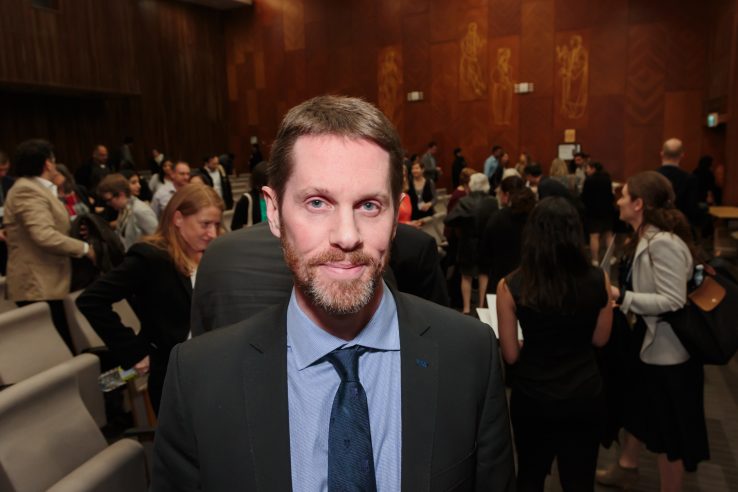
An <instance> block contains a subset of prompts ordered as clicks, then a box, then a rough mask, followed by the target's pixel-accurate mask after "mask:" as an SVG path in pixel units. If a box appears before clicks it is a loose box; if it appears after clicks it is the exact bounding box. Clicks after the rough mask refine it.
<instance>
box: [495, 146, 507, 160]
mask: <svg viewBox="0 0 738 492" xmlns="http://www.w3.org/2000/svg"><path fill="white" fill-rule="evenodd" d="M504 153H505V151H504V150H502V149H497V150H495V152H494V156H495V157H496V158H497V160H499V159H500V157H502V154H504Z"/></svg>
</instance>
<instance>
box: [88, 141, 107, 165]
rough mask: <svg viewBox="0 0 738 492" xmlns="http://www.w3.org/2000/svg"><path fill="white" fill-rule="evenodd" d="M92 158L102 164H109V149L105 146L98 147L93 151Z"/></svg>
mask: <svg viewBox="0 0 738 492" xmlns="http://www.w3.org/2000/svg"><path fill="white" fill-rule="evenodd" d="M92 158H93V159H94V160H95V162H97V163H98V164H100V165H101V166H103V165H105V164H106V163H107V162H108V149H107V148H106V147H105V146H104V145H98V146H96V147H95V149H94V150H93V151H92Z"/></svg>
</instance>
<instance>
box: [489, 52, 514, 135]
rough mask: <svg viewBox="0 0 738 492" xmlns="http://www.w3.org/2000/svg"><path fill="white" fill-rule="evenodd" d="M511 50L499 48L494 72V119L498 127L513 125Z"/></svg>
mask: <svg viewBox="0 0 738 492" xmlns="http://www.w3.org/2000/svg"><path fill="white" fill-rule="evenodd" d="M511 55H512V52H511V50H510V48H497V63H496V64H495V68H494V70H492V119H493V121H494V123H495V124H496V125H509V124H511V123H512V97H513V81H512V67H511V66H510V56H511Z"/></svg>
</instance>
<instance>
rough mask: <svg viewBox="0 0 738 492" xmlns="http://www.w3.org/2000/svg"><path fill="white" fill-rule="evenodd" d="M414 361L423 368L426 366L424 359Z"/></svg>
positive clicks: (426, 362)
mask: <svg viewBox="0 0 738 492" xmlns="http://www.w3.org/2000/svg"><path fill="white" fill-rule="evenodd" d="M415 363H416V364H417V365H419V366H420V367H422V368H423V369H427V368H428V361H427V360H425V359H415Z"/></svg>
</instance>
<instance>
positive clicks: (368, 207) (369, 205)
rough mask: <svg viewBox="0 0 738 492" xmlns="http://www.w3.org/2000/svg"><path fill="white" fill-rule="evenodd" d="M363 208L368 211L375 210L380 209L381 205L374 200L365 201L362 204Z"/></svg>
mask: <svg viewBox="0 0 738 492" xmlns="http://www.w3.org/2000/svg"><path fill="white" fill-rule="evenodd" d="M361 208H362V209H364V210H366V211H367V212H374V211H376V210H379V205H377V204H376V203H374V202H364V203H362V204H361Z"/></svg>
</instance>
